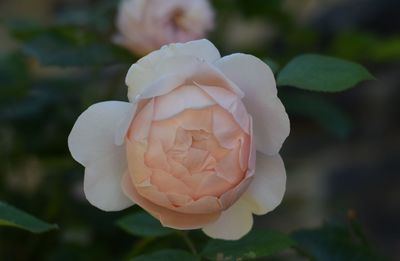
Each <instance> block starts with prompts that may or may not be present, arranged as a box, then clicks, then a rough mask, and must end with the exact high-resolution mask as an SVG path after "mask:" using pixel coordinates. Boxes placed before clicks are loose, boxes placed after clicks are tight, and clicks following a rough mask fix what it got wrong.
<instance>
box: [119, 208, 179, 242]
mask: <svg viewBox="0 0 400 261" xmlns="http://www.w3.org/2000/svg"><path fill="white" fill-rule="evenodd" d="M117 225H118V226H119V227H120V228H122V229H123V230H125V231H126V232H128V233H130V234H132V235H135V236H154V237H157V236H167V235H170V234H172V233H174V232H175V231H174V230H173V229H171V228H166V227H163V226H162V225H161V224H160V222H159V221H158V220H157V219H155V218H154V217H152V216H151V215H149V214H147V213H146V212H138V213H134V214H131V215H128V216H125V217H123V218H121V219H119V220H118V221H117Z"/></svg>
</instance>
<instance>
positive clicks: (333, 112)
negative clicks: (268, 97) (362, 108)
mask: <svg viewBox="0 0 400 261" xmlns="http://www.w3.org/2000/svg"><path fill="white" fill-rule="evenodd" d="M279 97H280V99H281V100H282V102H283V104H284V105H285V108H286V111H287V112H288V113H289V114H294V115H300V116H303V117H307V118H310V119H312V120H314V121H316V122H317V123H318V124H319V125H320V126H321V127H322V128H324V129H325V130H326V131H328V132H330V133H332V134H333V135H335V136H336V137H338V138H346V137H348V136H349V135H350V133H351V131H352V129H353V124H352V121H351V119H350V118H349V117H348V116H347V115H346V113H345V112H344V111H343V110H342V109H341V108H340V107H338V106H337V105H336V104H334V103H332V102H330V101H329V100H327V99H325V98H323V97H321V96H315V95H307V94H300V93H282V92H281V93H280V95H279Z"/></svg>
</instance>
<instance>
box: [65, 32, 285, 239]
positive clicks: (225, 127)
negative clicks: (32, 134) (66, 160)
mask: <svg viewBox="0 0 400 261" xmlns="http://www.w3.org/2000/svg"><path fill="white" fill-rule="evenodd" d="M126 83H127V85H128V87H129V89H128V98H129V100H130V102H129V103H128V102H117V101H109V102H101V103H98V104H95V105H93V106H91V107H89V108H88V109H87V110H86V111H85V112H84V113H82V115H81V116H80V117H79V118H78V120H77V122H76V123H75V125H74V127H73V129H72V131H71V134H70V136H69V140H68V144H69V148H70V151H71V153H72V156H73V157H74V158H75V159H76V160H77V161H78V162H80V163H81V164H82V165H84V166H85V167H86V169H85V179H84V192H85V194H86V197H87V199H88V200H89V202H90V203H92V204H93V205H94V206H96V207H98V208H100V209H103V210H106V211H116V210H121V209H124V208H127V207H129V206H131V205H133V204H134V203H136V204H138V205H139V206H141V207H142V208H143V209H145V210H146V211H148V212H149V213H150V214H152V215H153V216H154V217H156V218H157V219H159V220H160V222H161V223H162V224H163V225H164V226H168V227H172V228H177V229H195V228H203V231H204V232H205V233H206V234H207V235H209V236H211V237H214V238H223V239H237V238H240V237H241V236H243V235H245V234H246V233H247V232H248V231H249V230H250V229H251V227H252V213H254V214H257V215H262V214H265V213H267V212H269V211H271V210H273V209H274V208H275V207H276V206H277V205H279V203H280V202H281V200H282V197H283V194H284V190H285V181H286V175H285V168H284V165H283V162H282V159H281V157H280V156H279V154H278V153H279V150H280V148H281V146H282V143H283V141H284V140H285V139H286V137H287V136H288V134H289V120H288V117H287V114H286V112H285V109H284V107H283V105H282V103H281V102H280V100H279V99H278V97H277V89H276V86H275V80H274V76H273V74H272V72H271V70H270V69H269V67H268V66H267V65H266V64H265V63H263V62H262V61H261V60H259V59H258V58H256V57H254V56H250V55H246V54H233V55H229V56H225V57H223V58H221V57H220V55H219V52H218V50H217V49H216V48H215V47H214V45H213V44H212V43H210V42H209V41H207V40H198V41H193V42H188V43H185V44H171V45H168V46H164V47H163V48H161V49H160V50H158V51H155V52H152V53H150V54H149V55H147V56H145V57H144V58H142V59H140V60H139V61H138V62H137V63H136V64H133V65H132V67H131V68H130V69H129V72H128V74H127V77H126ZM256 149H257V150H258V151H259V153H257V160H256V152H255V151H256Z"/></svg>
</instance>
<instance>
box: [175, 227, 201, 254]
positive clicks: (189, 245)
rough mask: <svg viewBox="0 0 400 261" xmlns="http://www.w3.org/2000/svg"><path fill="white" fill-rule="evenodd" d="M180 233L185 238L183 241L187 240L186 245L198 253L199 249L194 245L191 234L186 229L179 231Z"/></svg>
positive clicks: (194, 252)
mask: <svg viewBox="0 0 400 261" xmlns="http://www.w3.org/2000/svg"><path fill="white" fill-rule="evenodd" d="M178 235H180V236H181V237H182V239H183V241H185V243H186V245H187V246H188V248H189V249H190V251H191V252H192V253H193V254H194V255H197V250H196V247H195V246H194V243H193V241H192V240H191V239H190V237H189V235H188V233H187V232H185V231H178Z"/></svg>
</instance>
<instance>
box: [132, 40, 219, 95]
mask: <svg viewBox="0 0 400 261" xmlns="http://www.w3.org/2000/svg"><path fill="white" fill-rule="evenodd" d="M178 56H192V57H196V58H198V59H201V60H204V61H206V62H209V63H213V62H215V61H216V60H218V59H219V58H221V56H220V54H219V52H218V49H217V48H216V47H215V46H214V45H213V44H212V43H211V42H210V41H208V40H205V39H202V40H196V41H191V42H187V43H175V44H169V45H165V46H163V47H162V48H161V49H160V50H157V51H154V52H152V53H150V54H148V55H146V56H145V57H143V58H142V59H140V60H139V61H138V62H137V63H135V64H133V65H132V66H131V68H130V69H129V71H128V74H127V76H126V80H125V82H126V85H128V87H129V94H128V98H129V99H130V100H131V101H132V100H133V99H134V97H136V95H138V94H140V93H141V92H142V91H143V90H144V88H145V87H146V86H149V85H151V83H152V82H154V81H156V80H158V79H160V78H161V77H162V75H163V74H164V73H163V72H162V71H159V70H157V69H156V67H157V66H158V65H159V63H160V61H162V60H164V59H167V58H170V57H178ZM170 69H171V68H170ZM168 73H178V74H179V73H180V71H179V68H178V70H176V71H171V70H169V72H168Z"/></svg>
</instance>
